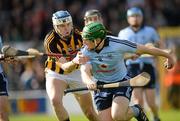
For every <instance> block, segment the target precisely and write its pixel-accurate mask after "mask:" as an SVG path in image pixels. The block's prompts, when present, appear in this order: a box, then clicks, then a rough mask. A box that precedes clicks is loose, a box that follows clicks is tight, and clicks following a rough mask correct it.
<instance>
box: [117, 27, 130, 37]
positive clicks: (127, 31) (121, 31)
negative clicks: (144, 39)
mask: <svg viewBox="0 0 180 121" xmlns="http://www.w3.org/2000/svg"><path fill="white" fill-rule="evenodd" d="M130 32H132V29H131V28H130V27H126V28H124V29H121V30H120V31H119V34H118V36H120V35H123V34H126V33H130Z"/></svg>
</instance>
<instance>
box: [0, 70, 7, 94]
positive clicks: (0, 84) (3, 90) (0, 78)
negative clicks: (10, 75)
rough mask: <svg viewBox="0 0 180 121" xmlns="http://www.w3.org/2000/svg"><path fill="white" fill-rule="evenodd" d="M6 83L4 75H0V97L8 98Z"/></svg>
mask: <svg viewBox="0 0 180 121" xmlns="http://www.w3.org/2000/svg"><path fill="white" fill-rule="evenodd" d="M7 87H8V82H7V78H6V76H5V74H4V73H3V72H1V73H0V96H2V95H6V96H8V90H7Z"/></svg>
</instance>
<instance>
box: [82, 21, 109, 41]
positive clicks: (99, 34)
mask: <svg viewBox="0 0 180 121" xmlns="http://www.w3.org/2000/svg"><path fill="white" fill-rule="evenodd" d="M105 37H106V29H105V27H104V26H103V25H102V24H101V23H98V22H93V23H90V24H88V25H86V26H85V27H84V28H83V32H82V38H83V39H87V40H90V41H93V40H95V39H97V38H100V39H105Z"/></svg>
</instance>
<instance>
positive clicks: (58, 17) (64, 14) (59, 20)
mask: <svg viewBox="0 0 180 121" xmlns="http://www.w3.org/2000/svg"><path fill="white" fill-rule="evenodd" d="M52 22H53V25H59V24H63V23H70V22H72V17H71V15H70V14H69V12H68V11H57V12H56V13H54V14H53V16H52Z"/></svg>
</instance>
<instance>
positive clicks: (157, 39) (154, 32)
mask: <svg viewBox="0 0 180 121" xmlns="http://www.w3.org/2000/svg"><path fill="white" fill-rule="evenodd" d="M151 33H152V40H153V41H154V43H156V42H158V41H159V40H160V37H159V34H158V33H157V31H156V30H155V29H154V28H152V30H151Z"/></svg>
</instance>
